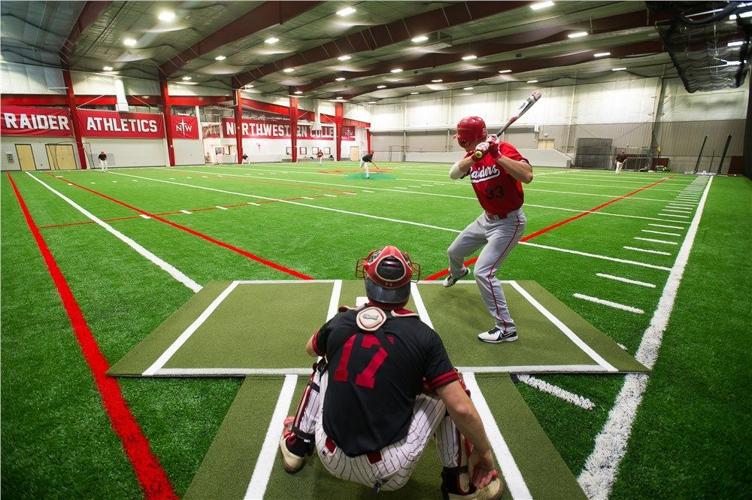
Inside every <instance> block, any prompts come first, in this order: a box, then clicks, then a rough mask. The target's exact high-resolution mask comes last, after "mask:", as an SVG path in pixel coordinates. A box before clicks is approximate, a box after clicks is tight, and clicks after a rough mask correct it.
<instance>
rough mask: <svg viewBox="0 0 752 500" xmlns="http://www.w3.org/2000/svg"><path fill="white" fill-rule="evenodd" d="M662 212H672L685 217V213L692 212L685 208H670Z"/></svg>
mask: <svg viewBox="0 0 752 500" xmlns="http://www.w3.org/2000/svg"><path fill="white" fill-rule="evenodd" d="M663 211H664V212H672V213H676V214H684V215H687V212H691V211H692V210H689V209H685V208H671V207H666V208H664V209H663Z"/></svg>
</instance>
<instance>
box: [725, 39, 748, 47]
mask: <svg viewBox="0 0 752 500" xmlns="http://www.w3.org/2000/svg"><path fill="white" fill-rule="evenodd" d="M743 43H744V42H743V41H742V40H737V41H735V42H729V43H728V46H729V47H739V46H741V45H742V44H743Z"/></svg>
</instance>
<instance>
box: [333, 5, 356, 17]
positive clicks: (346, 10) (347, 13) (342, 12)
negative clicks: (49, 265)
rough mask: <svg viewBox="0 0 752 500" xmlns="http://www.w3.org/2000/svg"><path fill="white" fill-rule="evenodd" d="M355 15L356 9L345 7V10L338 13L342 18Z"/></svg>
mask: <svg viewBox="0 0 752 500" xmlns="http://www.w3.org/2000/svg"><path fill="white" fill-rule="evenodd" d="M354 13H355V8H354V7H345V8H344V9H340V10H338V11H337V15H338V16H340V17H345V16H349V15H350V14H354Z"/></svg>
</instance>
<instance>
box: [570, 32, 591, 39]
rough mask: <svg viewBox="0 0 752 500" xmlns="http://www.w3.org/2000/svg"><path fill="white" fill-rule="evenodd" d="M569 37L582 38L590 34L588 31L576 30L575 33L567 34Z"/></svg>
mask: <svg viewBox="0 0 752 500" xmlns="http://www.w3.org/2000/svg"><path fill="white" fill-rule="evenodd" d="M567 36H568V37H569V38H582V37H583V36H588V32H587V31H575V32H573V33H570V34H568V35H567Z"/></svg>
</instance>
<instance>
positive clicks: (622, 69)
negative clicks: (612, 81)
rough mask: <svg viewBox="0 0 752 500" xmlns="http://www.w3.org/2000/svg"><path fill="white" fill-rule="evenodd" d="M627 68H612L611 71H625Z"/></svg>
mask: <svg viewBox="0 0 752 500" xmlns="http://www.w3.org/2000/svg"><path fill="white" fill-rule="evenodd" d="M625 69H627V68H611V71H624V70H625Z"/></svg>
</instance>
